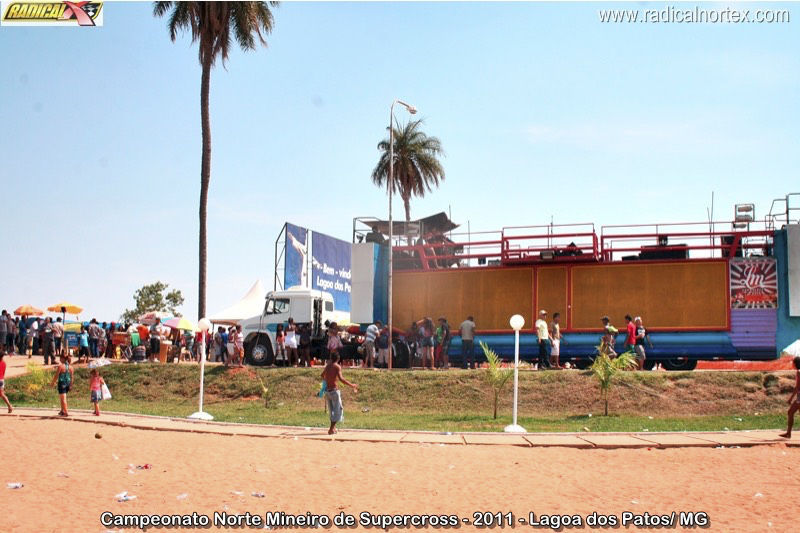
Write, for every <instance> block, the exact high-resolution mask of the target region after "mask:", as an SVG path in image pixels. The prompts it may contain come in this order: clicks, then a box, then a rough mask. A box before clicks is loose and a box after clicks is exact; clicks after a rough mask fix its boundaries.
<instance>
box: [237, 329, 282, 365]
mask: <svg viewBox="0 0 800 533" xmlns="http://www.w3.org/2000/svg"><path fill="white" fill-rule="evenodd" d="M244 360H245V362H246V363H247V364H248V365H253V366H266V365H271V364H274V363H275V355H274V354H273V353H272V343H270V342H269V337H268V336H267V335H263V334H257V335H256V336H255V337H254V338H253V339H252V340H250V342H247V343H246V344H245V348H244Z"/></svg>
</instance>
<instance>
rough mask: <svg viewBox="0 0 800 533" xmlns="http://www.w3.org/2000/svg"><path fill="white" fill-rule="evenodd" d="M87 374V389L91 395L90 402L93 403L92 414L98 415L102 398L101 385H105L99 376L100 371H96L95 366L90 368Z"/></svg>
mask: <svg viewBox="0 0 800 533" xmlns="http://www.w3.org/2000/svg"><path fill="white" fill-rule="evenodd" d="M89 376H90V377H89V389H90V390H91V395H92V396H91V402H92V403H93V404H94V416H100V400H102V399H103V385H105V384H106V382H105V381H104V380H103V378H102V377H101V376H100V373H99V372H97V369H96V368H93V369H92V371H91V372H90V373H89Z"/></svg>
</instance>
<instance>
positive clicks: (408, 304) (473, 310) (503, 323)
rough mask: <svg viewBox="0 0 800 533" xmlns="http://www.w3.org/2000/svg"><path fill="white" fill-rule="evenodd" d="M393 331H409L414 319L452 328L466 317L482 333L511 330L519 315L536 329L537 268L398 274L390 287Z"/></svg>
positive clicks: (396, 273) (527, 324) (528, 326)
mask: <svg viewBox="0 0 800 533" xmlns="http://www.w3.org/2000/svg"><path fill="white" fill-rule="evenodd" d="M392 307H393V312H392V314H393V318H394V324H395V326H397V327H399V328H403V329H407V328H409V327H410V326H411V323H412V322H413V321H415V320H419V319H420V318H422V317H425V316H429V317H431V318H432V319H433V320H434V321H435V320H436V319H437V318H439V317H440V316H445V317H447V320H448V322H450V325H451V326H452V327H458V325H459V324H460V323H461V322H462V321H463V320H464V319H465V318H466V317H467V316H468V315H472V316H474V317H475V324H476V325H477V327H478V329H480V330H510V329H511V328H510V326H509V325H508V320H509V318H511V315H514V314H516V313H520V314H522V315H523V316H524V317H525V322H526V324H525V325H526V329H529V328H530V327H531V326H532V322H531V317H532V316H533V268H530V267H527V268H526V267H521V268H498V269H494V268H492V269H469V270H438V271H434V272H395V273H394V287H393V288H392Z"/></svg>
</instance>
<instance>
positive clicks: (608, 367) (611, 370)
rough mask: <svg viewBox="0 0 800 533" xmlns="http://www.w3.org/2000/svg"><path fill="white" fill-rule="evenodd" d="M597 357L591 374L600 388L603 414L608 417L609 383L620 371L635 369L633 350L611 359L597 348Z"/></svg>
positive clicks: (600, 348) (599, 347)
mask: <svg viewBox="0 0 800 533" xmlns="http://www.w3.org/2000/svg"><path fill="white" fill-rule="evenodd" d="M597 352H598V354H597V357H595V359H594V362H593V363H592V368H591V370H592V374H593V375H594V377H596V378H597V384H598V385H599V386H600V399H601V400H603V402H604V403H605V408H604V409H603V414H604V415H605V416H608V391H609V390H610V389H611V383H612V381H613V379H614V376H616V375H617V374H618V373H619V371H620V370H629V369H631V368H635V367H636V355H635V354H634V353H633V350H628V351H626V352H623V353H621V354H619V355H618V356H616V357H615V358H614V359H611V358H610V357H609V356H608V354H607V353H606V352H605V350H603V349H602V346H598V347H597Z"/></svg>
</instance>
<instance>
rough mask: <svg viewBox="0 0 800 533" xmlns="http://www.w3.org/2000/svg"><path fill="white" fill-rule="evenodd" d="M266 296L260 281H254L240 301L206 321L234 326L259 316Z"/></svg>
mask: <svg viewBox="0 0 800 533" xmlns="http://www.w3.org/2000/svg"><path fill="white" fill-rule="evenodd" d="M266 296H267V291H265V290H264V285H262V284H261V280H260V279H259V280H256V282H255V283H253V286H252V287H250V290H249V291H247V294H245V295H244V297H243V298H242V299H241V300H239V301H238V302H237V303H235V304H233V305H232V306H230V307H228V308H227V309H225V310H223V311H220V312H219V313H215V314H213V315H212V316H210V317H208V319H209V320H210V321H211V322H213V323H215V324H236V323H238V322H239V321H240V320H244V319H245V318H250V317H252V316H256V315H260V314H261V312H262V311H263V310H264V298H265V297H266Z"/></svg>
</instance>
